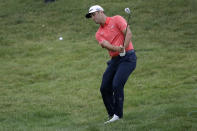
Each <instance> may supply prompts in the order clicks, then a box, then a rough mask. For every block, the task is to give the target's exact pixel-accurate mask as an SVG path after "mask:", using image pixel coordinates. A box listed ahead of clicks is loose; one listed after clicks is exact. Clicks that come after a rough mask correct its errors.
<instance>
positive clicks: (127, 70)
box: [113, 54, 136, 118]
mask: <svg viewBox="0 0 197 131" xmlns="http://www.w3.org/2000/svg"><path fill="white" fill-rule="evenodd" d="M127 57H134V58H129V59H131V60H130V61H128V58H125V59H124V58H123V60H122V62H121V63H120V65H119V67H118V68H117V72H116V74H115V76H114V80H113V89H114V98H115V110H114V111H115V114H116V115H117V116H119V118H122V117H123V102H124V85H125V83H126V81H127V80H128V78H129V76H130V74H131V73H132V72H133V71H134V69H135V67H136V56H135V54H134V55H130V56H127Z"/></svg>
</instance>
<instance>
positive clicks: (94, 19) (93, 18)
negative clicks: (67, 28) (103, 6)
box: [91, 11, 101, 24]
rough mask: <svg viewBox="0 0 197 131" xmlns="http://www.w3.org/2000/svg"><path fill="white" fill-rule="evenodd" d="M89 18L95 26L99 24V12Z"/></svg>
mask: <svg viewBox="0 0 197 131" xmlns="http://www.w3.org/2000/svg"><path fill="white" fill-rule="evenodd" d="M91 18H92V20H93V21H94V22H95V23H96V24H100V21H101V12H99V11H97V12H94V13H92V14H91Z"/></svg>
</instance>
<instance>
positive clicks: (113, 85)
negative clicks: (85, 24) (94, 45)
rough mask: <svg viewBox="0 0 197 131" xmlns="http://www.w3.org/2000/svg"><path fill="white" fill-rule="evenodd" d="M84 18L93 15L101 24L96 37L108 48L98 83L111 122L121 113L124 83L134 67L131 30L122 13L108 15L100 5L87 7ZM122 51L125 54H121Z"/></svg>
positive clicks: (93, 18)
mask: <svg viewBox="0 0 197 131" xmlns="http://www.w3.org/2000/svg"><path fill="white" fill-rule="evenodd" d="M86 18H92V20H93V21H94V22H95V23H96V24H100V27H99V29H98V31H97V32H96V39H97V41H98V43H99V45H100V46H101V47H102V48H105V49H107V50H108V52H109V55H110V57H111V59H110V60H109V61H108V62H107V65H108V66H107V68H106V70H105V72H104V74H103V78H102V83H101V87H100V92H101V95H102V98H103V102H104V105H105V107H106V110H107V113H108V115H109V120H108V121H107V122H105V123H110V122H114V121H116V120H119V119H120V118H122V117H123V102H124V85H125V83H126V81H127V79H128V77H129V76H130V74H131V73H132V72H133V70H134V69H135V67H136V59H137V58H136V55H135V51H134V48H133V45H132V42H131V37H132V34H131V30H130V29H129V26H128V27H127V22H126V20H125V19H124V18H123V17H122V16H119V15H116V16H113V17H107V16H106V15H105V14H104V9H103V8H102V7H101V6H99V5H94V6H92V7H90V9H89V12H88V13H87V14H86ZM126 28H127V29H126ZM126 31H127V32H126ZM121 53H123V54H124V53H125V55H120V54H121Z"/></svg>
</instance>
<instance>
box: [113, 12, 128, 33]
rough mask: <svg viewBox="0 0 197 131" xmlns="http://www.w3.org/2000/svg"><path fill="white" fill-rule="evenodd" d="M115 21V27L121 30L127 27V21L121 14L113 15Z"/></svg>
mask: <svg viewBox="0 0 197 131" xmlns="http://www.w3.org/2000/svg"><path fill="white" fill-rule="evenodd" d="M115 22H116V25H117V27H118V28H119V29H120V30H121V31H124V30H125V29H126V28H127V22H126V20H125V19H124V18H123V17H122V16H119V15H117V16H115Z"/></svg>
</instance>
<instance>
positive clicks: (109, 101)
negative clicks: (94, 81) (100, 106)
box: [100, 64, 115, 117]
mask: <svg viewBox="0 0 197 131" xmlns="http://www.w3.org/2000/svg"><path fill="white" fill-rule="evenodd" d="M114 74H115V70H114V67H113V66H112V65H111V64H108V67H107V69H106V71H105V73H104V74H103V79H102V83H101V88H100V92H101V95H102V98H103V103H104V105H105V107H106V110H107V112H108V115H109V116H110V117H112V116H113V115H114V95H113V88H112V81H113V77H114Z"/></svg>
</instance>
